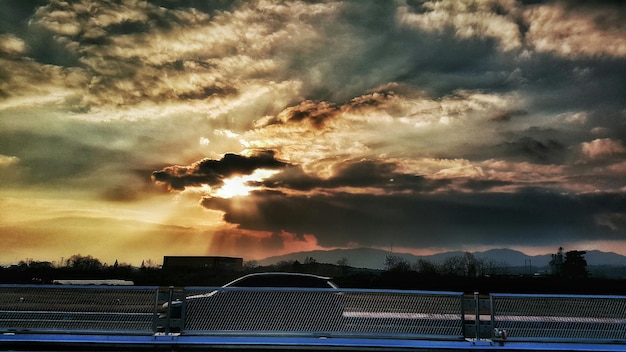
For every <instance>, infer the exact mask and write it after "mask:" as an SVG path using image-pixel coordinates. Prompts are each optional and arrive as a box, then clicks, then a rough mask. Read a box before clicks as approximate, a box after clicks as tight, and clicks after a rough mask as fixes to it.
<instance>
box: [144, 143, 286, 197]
mask: <svg viewBox="0 0 626 352" xmlns="http://www.w3.org/2000/svg"><path fill="white" fill-rule="evenodd" d="M287 165H288V164H286V163H284V162H282V161H279V160H277V159H275V158H274V152H272V151H262V152H258V153H256V154H254V155H252V156H242V155H237V154H232V153H228V154H226V155H224V157H223V158H222V159H221V160H212V159H203V160H200V161H197V162H195V163H193V164H192V165H190V166H168V167H166V168H164V169H163V170H160V171H154V172H153V173H152V178H153V180H155V181H157V182H163V183H166V184H167V185H169V187H171V188H172V189H176V190H182V189H185V187H190V186H191V187H194V186H201V185H210V186H216V185H217V186H219V185H222V184H223V182H224V179H226V178H228V177H230V176H240V175H250V174H252V173H253V172H254V171H255V170H257V169H270V170H275V169H281V168H284V167H285V166H287Z"/></svg>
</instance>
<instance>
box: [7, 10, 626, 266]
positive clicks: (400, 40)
mask: <svg viewBox="0 0 626 352" xmlns="http://www.w3.org/2000/svg"><path fill="white" fill-rule="evenodd" d="M625 68H626V5H624V4H623V2H621V1H573V0H572V1H537V0H533V1H530V0H524V1H514V0H484V1H478V0H467V1H457V0H440V1H434V0H433V1H429V0H424V1H417V0H405V1H402V0H398V1H391V0H390V1H378V0H358V1H357V0H354V1H330V0H329V1H270V0H259V1H219V0H211V1H209V0H178V1H175V0H150V1H139V0H107V1H100V0H98V1H96V0H75V1H61V0H49V1H44V0H37V1H21V0H3V1H0V236H1V239H2V242H3V249H2V251H0V263H1V264H11V263H17V262H19V261H21V260H38V261H44V260H45V261H52V262H54V263H62V262H63V260H64V258H65V259H67V258H68V257H70V256H72V255H75V254H80V255H91V256H93V257H96V258H99V259H100V260H101V261H102V262H104V263H109V264H111V263H113V262H114V261H115V260H118V261H119V262H123V263H129V264H132V265H139V264H140V263H141V262H142V261H144V260H152V261H155V262H159V263H160V262H161V260H162V257H163V256H165V255H217V256H236V257H243V258H244V260H257V259H262V258H265V257H268V256H274V255H281V254H286V253H290V252H297V251H307V250H317V249H337V248H358V247H369V248H380V249H385V250H393V251H394V252H408V253H413V254H433V253H438V252H443V251H448V250H466V251H478V250H486V249H491V248H512V249H518V250H521V251H523V252H525V253H527V254H545V253H555V252H556V250H557V249H558V247H563V248H564V249H565V250H574V249H575V250H591V249H598V250H603V251H611V252H616V253H620V254H626V69H625ZM348 259H349V258H348Z"/></svg>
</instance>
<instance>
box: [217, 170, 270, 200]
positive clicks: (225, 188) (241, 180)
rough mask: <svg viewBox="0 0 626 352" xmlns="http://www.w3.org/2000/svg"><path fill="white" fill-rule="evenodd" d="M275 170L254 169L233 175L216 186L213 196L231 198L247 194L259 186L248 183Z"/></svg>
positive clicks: (262, 177) (267, 175)
mask: <svg viewBox="0 0 626 352" xmlns="http://www.w3.org/2000/svg"><path fill="white" fill-rule="evenodd" d="M276 172H277V171H275V170H256V171H255V172H254V173H252V174H251V175H244V176H235V177H231V178H229V179H226V180H224V184H223V185H222V187H220V188H218V189H217V190H216V191H215V192H214V193H213V196H214V197H220V198H233V197H242V196H247V195H248V194H250V192H252V191H254V190H256V189H258V188H259V187H254V186H251V185H250V183H253V182H255V181H257V182H258V181H261V180H263V179H264V178H267V177H270V176H271V175H273V174H275V173H276Z"/></svg>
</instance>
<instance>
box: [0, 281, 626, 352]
mask: <svg viewBox="0 0 626 352" xmlns="http://www.w3.org/2000/svg"><path fill="white" fill-rule="evenodd" d="M87 335H90V336H91V339H93V341H91V342H90V343H102V342H110V341H113V340H116V341H122V340H120V339H122V337H124V336H127V338H130V339H133V338H140V339H141V341H143V342H142V343H144V344H146V345H147V346H152V345H153V344H170V345H178V344H183V343H198V344H201V343H208V341H214V343H225V341H229V340H228V339H229V338H232V339H235V338H237V339H240V338H242V337H257V338H274V339H281V338H290V339H291V340H289V341H292V343H293V341H297V340H294V338H296V339H298V338H304V339H307V338H308V339H310V340H306V341H308V342H306V343H309V344H317V345H320V344H324V343H326V344H329V345H330V344H333V343H334V344H340V343H341V344H349V343H351V342H350V341H355V340H346V339H357V340H358V341H361V342H359V343H361V344H363V342H362V341H368V342H367V343H369V344H371V345H372V346H379V347H380V346H382V345H384V344H388V345H389V346H394V345H397V344H407V345H409V346H416V345H418V344H420V343H421V344H432V343H436V342H437V341H439V342H446V343H467V342H470V343H471V345H477V344H489V345H491V346H494V347H498V346H505V345H506V346H510V345H511V344H515V343H527V342H536V343H586V344H589V343H593V344H603V348H604V349H600V350H619V347H625V348H624V349H626V296H589V295H584V296H581V295H529V294H525V295H521V294H491V295H478V294H475V295H473V296H466V295H465V296H464V295H463V294H462V293H460V292H433V291H405V290H365V289H338V290H336V289H297V288H215V287H188V288H174V287H135V286H119V287H118V286H106V287H105V286H45V285H0V346H2V344H3V343H8V342H11V341H30V340H29V339H31V340H32V339H40V340H46V339H51V336H66V337H67V338H70V337H71V339H76V336H87ZM42 336H43V337H42ZM218 338H219V340H216V339H218ZM79 339H82V337H79ZM320 339H327V340H320ZM72 341H75V340H72ZM124 341H126V340H124ZM129 341H130V340H129ZM133 341H134V340H133ZM190 341H192V342H190ZM193 341H195V342H193ZM215 341H219V342H215ZM233 341H241V340H233ZM264 341H276V340H264ZM390 341H391V342H390ZM419 341H421V342H419ZM120 343H121V344H124V343H128V342H120ZM233 343H235V342H233ZM263 343H265V342H261V344H263ZM284 343H285V342H284V341H283V342H280V344H284ZM615 346H618V348H617V349H615ZM569 347H571V345H570V346H569ZM570 349H572V350H574V349H573V348H570ZM596 350H598V349H596Z"/></svg>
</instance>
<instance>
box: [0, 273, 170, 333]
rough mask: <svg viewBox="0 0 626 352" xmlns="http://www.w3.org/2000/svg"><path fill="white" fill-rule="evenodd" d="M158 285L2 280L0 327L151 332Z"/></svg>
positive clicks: (12, 328) (28, 330) (3, 330)
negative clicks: (66, 284) (7, 282)
mask: <svg viewBox="0 0 626 352" xmlns="http://www.w3.org/2000/svg"><path fill="white" fill-rule="evenodd" d="M157 290H158V289H157V288H156V287H134V286H109V287H102V286H78V287H64V286H41V285H0V332H12V333H16V332H29V333H32V332H51V333H77V332H78V333H91V332H94V333H102V334H104V333H116V334H151V333H152V332H153V330H154V314H155V313H154V312H155V309H156V304H157V302H156V293H157Z"/></svg>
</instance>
